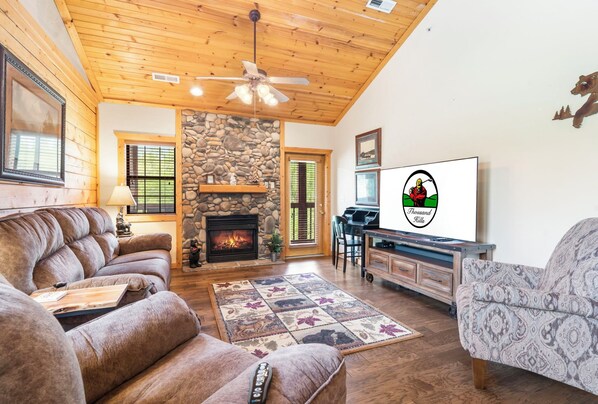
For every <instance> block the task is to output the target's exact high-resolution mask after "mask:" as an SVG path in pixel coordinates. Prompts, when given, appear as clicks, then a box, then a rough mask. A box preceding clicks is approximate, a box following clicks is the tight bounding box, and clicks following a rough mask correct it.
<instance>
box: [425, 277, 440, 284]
mask: <svg viewBox="0 0 598 404" xmlns="http://www.w3.org/2000/svg"><path fill="white" fill-rule="evenodd" d="M428 279H429V280H431V281H434V282H438V283H442V281H441V280H440V279H435V278H428Z"/></svg>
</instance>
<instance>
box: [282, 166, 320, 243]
mask: <svg viewBox="0 0 598 404" xmlns="http://www.w3.org/2000/svg"><path fill="white" fill-rule="evenodd" d="M289 172H290V178H289V181H290V204H291V211H290V218H291V220H290V244H291V245H297V244H307V243H315V242H316V235H317V228H316V202H317V201H316V198H317V188H316V185H317V184H316V162H313V161H293V160H291V162H290V165H289Z"/></svg>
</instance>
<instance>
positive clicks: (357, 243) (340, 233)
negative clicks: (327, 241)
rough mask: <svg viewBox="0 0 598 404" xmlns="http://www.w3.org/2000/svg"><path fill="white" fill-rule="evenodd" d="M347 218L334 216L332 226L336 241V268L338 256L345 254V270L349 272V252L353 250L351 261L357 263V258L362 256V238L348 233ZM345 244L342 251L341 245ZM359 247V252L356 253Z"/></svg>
mask: <svg viewBox="0 0 598 404" xmlns="http://www.w3.org/2000/svg"><path fill="white" fill-rule="evenodd" d="M346 225H347V219H345V218H344V217H342V216H334V217H333V218H332V226H333V228H334V234H335V238H334V242H335V243H336V256H335V258H334V268H335V269H336V268H338V258H339V256H340V255H341V254H342V255H343V272H347V252H348V250H349V249H350V250H351V263H352V264H353V265H355V258H356V257H361V239H356V238H355V237H354V236H353V235H347V233H346V231H345V227H346ZM341 246H343V252H342V253H341V249H340V247H341ZM355 247H357V254H356V253H355V250H356V249H355Z"/></svg>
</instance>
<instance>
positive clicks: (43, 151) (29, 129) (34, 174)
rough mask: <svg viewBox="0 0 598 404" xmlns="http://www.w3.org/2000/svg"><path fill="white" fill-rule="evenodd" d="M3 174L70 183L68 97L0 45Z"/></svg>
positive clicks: (0, 173) (0, 175)
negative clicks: (66, 170) (66, 166)
mask: <svg viewBox="0 0 598 404" xmlns="http://www.w3.org/2000/svg"><path fill="white" fill-rule="evenodd" d="M0 106H1V107H0V108H1V110H0V178H1V179H6V180H11V181H18V182H34V183H42V184H51V185H61V186H64V133H65V132H64V131H65V111H66V101H65V99H64V98H63V97H62V96H60V94H58V93H57V92H56V91H55V90H53V89H52V88H51V87H50V86H48V84H46V83H45V82H44V81H43V80H42V79H40V78H39V77H38V76H37V75H36V74H35V73H33V72H32V71H31V69H29V68H28V67H27V66H25V64H23V63H22V62H21V61H20V60H19V59H17V58H16V57H15V56H14V55H13V54H11V53H10V52H8V51H7V50H6V49H5V48H4V47H3V46H0Z"/></svg>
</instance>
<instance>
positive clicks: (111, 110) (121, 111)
mask: <svg viewBox="0 0 598 404" xmlns="http://www.w3.org/2000/svg"><path fill="white" fill-rule="evenodd" d="M115 131H118V132H135V133H143V134H154V135H160V136H172V137H173V138H174V136H175V133H176V114H175V110H174V109H168V108H154V107H144V106H137V105H127V104H111V103H105V102H103V103H100V105H99V106H98V132H99V148H98V164H99V180H100V186H99V190H98V192H99V195H98V201H99V206H100V207H101V208H103V209H106V211H108V213H110V215H111V216H112V217H114V218H116V214H117V213H118V208H116V207H114V206H106V202H107V201H108V199H109V198H110V195H111V194H112V190H113V189H114V186H116V185H117V180H118V141H117V139H116V136H115V135H114V132H115ZM132 231H133V232H134V233H135V234H149V233H156V232H166V233H169V234H171V235H172V243H173V249H172V251H171V252H170V254H171V257H172V261H173V263H175V262H176V248H178V231H177V228H176V222H175V221H172V222H152V223H133V226H132Z"/></svg>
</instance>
